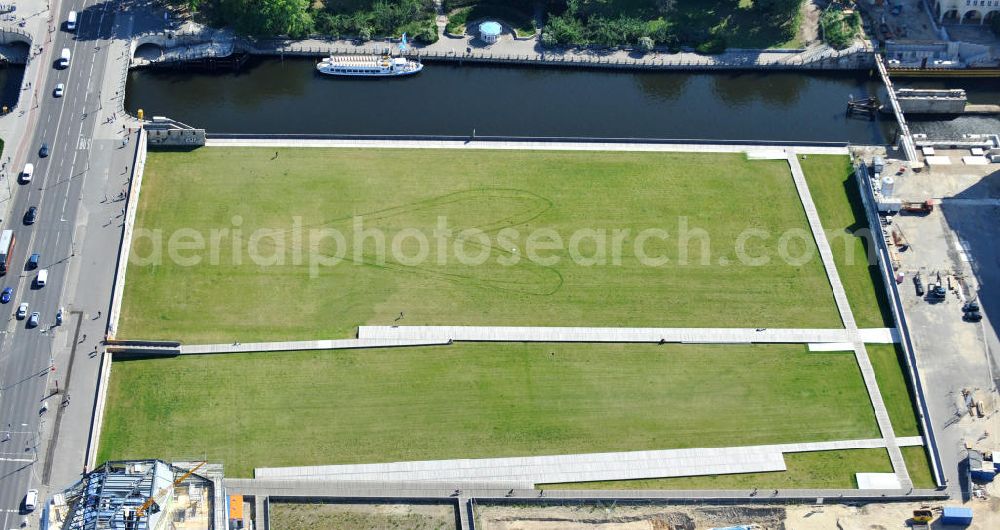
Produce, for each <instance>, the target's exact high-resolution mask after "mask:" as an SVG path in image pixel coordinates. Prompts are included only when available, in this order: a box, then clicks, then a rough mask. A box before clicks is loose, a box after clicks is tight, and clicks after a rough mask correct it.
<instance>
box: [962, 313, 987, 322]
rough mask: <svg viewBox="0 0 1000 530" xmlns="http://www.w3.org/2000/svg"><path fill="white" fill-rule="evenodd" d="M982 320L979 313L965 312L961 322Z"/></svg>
mask: <svg viewBox="0 0 1000 530" xmlns="http://www.w3.org/2000/svg"><path fill="white" fill-rule="evenodd" d="M982 319H983V314H982V313H980V312H979V311H967V312H966V313H965V314H964V315H962V320H964V321H966V322H979V321H980V320H982Z"/></svg>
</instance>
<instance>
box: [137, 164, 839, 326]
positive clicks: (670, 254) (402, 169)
mask: <svg viewBox="0 0 1000 530" xmlns="http://www.w3.org/2000/svg"><path fill="white" fill-rule="evenodd" d="M140 202H141V209H140V211H139V215H138V220H137V229H136V237H135V238H134V244H133V247H132V256H131V260H130V264H129V267H128V271H127V276H126V278H127V280H126V290H125V300H124V306H123V307H124V309H123V317H122V321H121V323H120V329H119V332H118V336H119V337H128V338H161V339H178V340H183V341H185V342H189V343H195V342H215V341H219V342H228V341H234V340H239V341H244V342H249V341H254V340H282V339H310V338H333V337H346V336H350V335H352V334H353V333H354V331H355V327H356V326H358V325H359V324H392V323H396V322H397V321H401V323H402V324H409V325H416V324H465V325H540V326H552V325H562V326H666V327H674V326H692V327H705V326H709V327H714V326H720V327H839V326H840V320H839V317H838V315H837V312H836V308H835V305H834V303H833V297H832V293H831V290H830V287H829V283H828V282H827V279H826V277H825V273H824V271H823V267H822V263H821V261H820V260H819V258H818V256H817V255H816V251H815V245H814V243H813V241H812V239H811V237H809V235H808V226H807V223H806V220H805V215H804V213H803V211H802V207H801V205H800V203H799V200H798V197H797V195H796V193H795V189H794V185H793V183H792V180H791V175H790V172H789V169H788V166H787V163H786V162H785V161H783V160H777V161H775V160H770V161H747V160H745V157H744V156H743V155H741V154H731V155H729V154H692V153H636V152H556V151H503V150H494V151H488V150H437V149H424V150H387V149H386V150H381V149H364V150H351V149H278V150H274V149H257V148H221V147H213V148H202V149H197V150H194V151H189V152H153V153H150V155H149V159H148V161H147V164H146V169H145V176H144V179H143V185H142V194H141V201H140ZM442 220H443V221H442ZM441 223H443V224H441ZM660 230H663V231H665V232H659V231H660ZM449 231H450V233H449ZM333 233H338V234H341V235H342V236H343V237H344V242H343V244H342V243H341V242H340V240H338V239H337V238H336V236H335V235H331V234H333ZM373 234H375V235H373ZM378 234H381V236H379V235H378ZM641 234H645V235H644V236H641ZM356 235H363V236H365V237H363V238H361V237H355V236H356ZM439 236H440V237H439ZM379 237H382V238H383V239H384V245H383V242H381V241H380V240H379ZM421 238H423V239H421ZM199 240H200V242H201V247H200V248H199V246H198V242H199ZM394 242H395V243H396V244H395V245H394ZM560 243H561V245H560ZM703 243H704V244H703ZM382 246H384V247H385V249H386V251H385V252H380V247H382ZM547 246H559V247H560V248H556V249H547V248H544V247H547ZM192 247H195V250H191V248H192ZM532 248H534V250H533V251H532ZM787 256H791V258H792V259H786V257H787ZM662 258H666V259H667V260H668V261H666V262H663V261H662ZM320 260H328V261H330V262H334V261H337V260H339V261H337V263H336V264H335V265H320V264H319V261H320ZM401 317H402V318H401Z"/></svg>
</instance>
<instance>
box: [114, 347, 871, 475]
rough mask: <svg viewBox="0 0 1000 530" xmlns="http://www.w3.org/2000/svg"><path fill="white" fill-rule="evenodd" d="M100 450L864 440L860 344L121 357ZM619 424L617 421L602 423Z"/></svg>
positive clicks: (453, 454)
mask: <svg viewBox="0 0 1000 530" xmlns="http://www.w3.org/2000/svg"><path fill="white" fill-rule="evenodd" d="M110 385H111V386H110V387H109V394H108V405H107V409H106V415H105V420H104V430H103V433H102V438H101V444H100V452H99V455H98V460H99V461H103V460H107V459H123V458H133V457H144V458H152V457H160V458H167V459H170V458H198V459H201V458H207V459H209V460H212V461H221V462H223V463H224V464H225V467H226V474H227V476H237V477H240V476H242V477H246V476H250V475H251V472H252V468H253V467H265V466H288V465H313V464H335V463H359V462H391V461H400V460H421V459H438V458H478V457H492V456H516V455H546V454H567V453H580V452H600V451H631V450H646V449H669V448H683V447H710V446H738V445H755V444H768V443H790V442H800V441H801V442H806V441H823V440H840V439H855V438H873V437H877V436H878V428H877V426H876V423H875V418H874V414H873V412H872V409H871V406H870V405H869V403H868V397H867V394H866V392H865V388H864V384H863V382H862V380H861V375H860V371H859V370H858V367H857V364H856V362H855V360H854V356H853V355H850V354H844V353H808V352H807V351H806V348H805V346H803V345H757V346H744V345H724V346H722V345H716V346H711V345H676V344H674V345H671V344H667V345H662V346H661V345H620V344H609V345H597V344H497V343H493V344H467V343H456V344H454V345H451V346H441V347H423V348H401V349H375V350H349V351H348V350H342V351H332V352H331V351H323V352H287V353H252V354H228V355H216V356H181V357H177V358H169V359H152V360H142V361H116V362H115V363H113V364H112V374H111V383H110ZM611 433H613V435H612V434H611Z"/></svg>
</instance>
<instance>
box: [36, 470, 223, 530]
mask: <svg viewBox="0 0 1000 530" xmlns="http://www.w3.org/2000/svg"><path fill="white" fill-rule="evenodd" d="M222 492H223V485H222V469H221V466H218V465H216V464H208V463H206V462H178V463H174V464H169V463H166V462H163V461H160V460H144V461H120V462H106V463H104V464H102V465H101V466H100V467H98V468H97V469H94V470H93V471H90V472H89V473H86V474H85V475H84V476H83V478H81V479H80V481H79V482H77V483H76V484H73V485H72V486H70V487H69V488H67V489H65V490H63V491H62V492H58V493H55V494H53V495H52V498H51V501H50V502H47V503H46V504H45V506H44V509H43V510H44V511H43V513H42V516H41V519H40V523H41V524H40V527H41V528H42V529H43V530H98V529H102V530H103V529H107V530H168V529H169V530H210V529H218V528H227V527H228V525H227V524H226V522H225V508H226V506H227V503H225V502H222V500H223V497H222Z"/></svg>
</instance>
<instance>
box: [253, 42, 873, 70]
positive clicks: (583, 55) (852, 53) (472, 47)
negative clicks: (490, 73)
mask: <svg viewBox="0 0 1000 530" xmlns="http://www.w3.org/2000/svg"><path fill="white" fill-rule="evenodd" d="M242 47H243V48H245V49H246V50H247V51H248V52H250V53H256V54H268V55H280V54H284V55H306V56H323V55H330V54H331V53H334V54H341V55H357V54H361V55H373V54H379V53H381V52H382V51H383V50H385V49H389V50H391V51H393V52H395V51H396V50H397V44H396V43H394V42H385V41H382V42H365V43H362V44H360V45H355V44H354V43H353V42H352V41H349V40H333V39H303V40H297V41H296V40H282V39H275V40H264V39H261V40H255V41H244V42H242ZM870 52H871V50H870V49H869V48H867V45H866V44H865V43H864V42H858V43H855V44H854V45H852V46H850V47H848V48H845V49H843V50H836V49H834V48H831V47H829V46H827V45H825V44H819V45H816V46H812V47H810V48H806V49H786V50H780V49H766V50H757V49H730V50H726V51H725V52H723V53H721V54H718V55H702V54H699V53H695V52H693V51H681V52H678V53H669V52H668V51H667V50H665V49H657V50H654V51H652V52H649V53H643V52H640V51H638V50H602V49H594V48H544V47H542V46H540V45H539V44H538V41H537V38H525V39H514V38H513V37H511V36H510V34H509V33H508V34H505V35H503V36H502V37H501V38H500V40H499V41H498V42H496V43H494V44H490V45H486V44H485V43H483V42H482V41H480V40H478V39H477V38H474V37H470V36H460V37H448V36H445V37H443V38H441V39H439V40H438V41H437V42H435V43H434V44H429V45H421V44H418V43H411V46H410V49H409V50H408V51H407V54H408V55H410V56H415V57H419V58H421V59H434V60H445V61H449V60H450V61H468V62H504V63H531V64H548V65H574V66H593V67H606V68H615V67H623V68H659V69H692V68H699V69H745V70H764V69H793V68H802V69H808V68H817V69H822V68H838V67H840V68H853V69H857V68H863V67H865V66H866V65H869V64H870Z"/></svg>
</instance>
